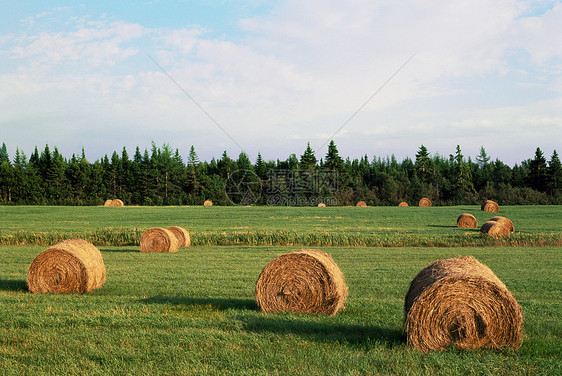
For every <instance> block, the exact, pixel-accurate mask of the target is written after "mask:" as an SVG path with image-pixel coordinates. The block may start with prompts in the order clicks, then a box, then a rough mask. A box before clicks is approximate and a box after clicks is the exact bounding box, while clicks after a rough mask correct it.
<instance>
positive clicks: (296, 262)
mask: <svg viewBox="0 0 562 376" xmlns="http://www.w3.org/2000/svg"><path fill="white" fill-rule="evenodd" d="M255 297H256V302H257V304H258V307H259V308H260V310H261V311H262V312H293V313H312V314H323V315H328V316H333V315H335V314H336V313H338V311H340V310H341V309H343V308H344V306H345V301H346V299H347V284H346V282H345V278H344V276H343V273H342V272H341V271H340V269H339V268H338V266H337V265H336V263H335V262H334V260H333V259H332V257H331V256H330V255H329V254H327V253H324V252H321V251H316V250H312V249H306V250H301V251H296V252H292V253H288V254H285V255H281V256H279V257H277V258H276V259H274V260H273V261H271V262H270V263H269V264H267V266H266V267H265V268H264V269H263V270H262V272H261V273H260V276H259V278H258V281H257V283H256V290H255Z"/></svg>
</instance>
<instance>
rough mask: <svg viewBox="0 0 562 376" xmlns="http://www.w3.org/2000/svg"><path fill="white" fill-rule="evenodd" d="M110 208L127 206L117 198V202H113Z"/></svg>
mask: <svg viewBox="0 0 562 376" xmlns="http://www.w3.org/2000/svg"><path fill="white" fill-rule="evenodd" d="M109 206H119V207H121V206H125V204H124V203H123V201H121V200H119V199H118V198H116V199H115V200H111V204H109Z"/></svg>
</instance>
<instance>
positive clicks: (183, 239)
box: [166, 226, 191, 248]
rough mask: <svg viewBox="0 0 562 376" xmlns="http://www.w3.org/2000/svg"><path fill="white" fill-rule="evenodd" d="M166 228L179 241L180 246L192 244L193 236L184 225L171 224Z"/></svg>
mask: <svg viewBox="0 0 562 376" xmlns="http://www.w3.org/2000/svg"><path fill="white" fill-rule="evenodd" d="M166 230H168V231H171V232H172V234H174V236H175V237H176V239H177V241H178V248H183V247H189V246H191V237H190V236H189V231H187V230H186V229H185V228H183V227H179V226H170V227H168V228H167V229H166Z"/></svg>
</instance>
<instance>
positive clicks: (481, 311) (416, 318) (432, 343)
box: [404, 256, 523, 352]
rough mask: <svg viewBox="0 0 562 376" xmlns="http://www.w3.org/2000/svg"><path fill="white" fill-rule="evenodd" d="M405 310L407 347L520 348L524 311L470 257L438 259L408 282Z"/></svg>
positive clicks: (494, 277) (502, 285)
mask: <svg viewBox="0 0 562 376" xmlns="http://www.w3.org/2000/svg"><path fill="white" fill-rule="evenodd" d="M404 310H405V314H406V321H405V325H404V330H405V332H406V335H407V340H408V343H409V344H411V345H413V346H414V347H415V348H417V349H418V350H420V351H422V352H429V351H433V350H441V351H443V350H447V349H448V348H450V347H451V346H452V347H455V348H457V349H478V348H489V349H502V348H504V347H511V348H513V349H515V350H516V349H518V348H519V346H520V345H521V342H522V334H521V327H522V324H523V317H522V314H521V307H520V306H519V304H518V303H517V301H516V300H515V298H514V297H513V295H512V294H511V293H510V292H509V291H508V289H507V288H506V286H505V285H504V284H503V282H502V281H500V280H499V279H498V277H497V276H496V275H495V274H494V273H493V272H492V270H491V269H490V268H488V267H487V266H486V265H484V264H481V263H480V262H479V261H478V260H476V259H475V258H474V257H472V256H464V257H458V258H452V259H446V260H440V261H436V262H434V263H433V264H431V265H429V266H428V267H426V268H425V269H423V270H422V271H421V272H420V273H419V274H418V275H417V276H416V277H415V278H414V280H412V282H411V284H410V289H409V291H408V293H407V295H406V299H405V304H404Z"/></svg>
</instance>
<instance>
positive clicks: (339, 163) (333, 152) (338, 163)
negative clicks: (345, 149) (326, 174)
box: [324, 140, 344, 172]
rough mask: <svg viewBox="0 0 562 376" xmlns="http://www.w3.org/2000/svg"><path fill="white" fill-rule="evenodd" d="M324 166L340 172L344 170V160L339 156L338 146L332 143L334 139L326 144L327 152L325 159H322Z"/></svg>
mask: <svg viewBox="0 0 562 376" xmlns="http://www.w3.org/2000/svg"><path fill="white" fill-rule="evenodd" d="M324 168H325V169H327V170H332V171H337V172H342V171H343V170H344V162H343V159H342V157H340V155H339V152H338V148H337V147H336V144H335V143H334V140H331V141H330V144H328V153H327V154H326V160H325V161H324Z"/></svg>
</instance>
